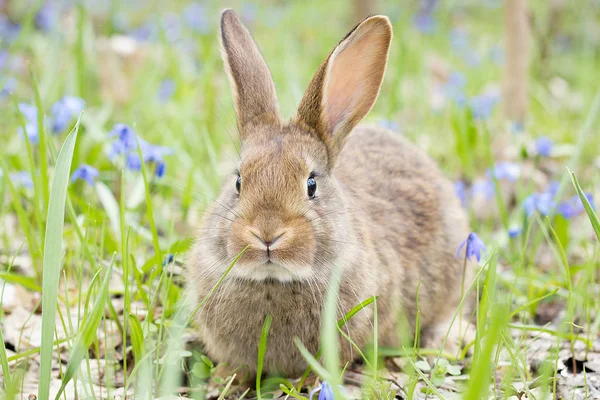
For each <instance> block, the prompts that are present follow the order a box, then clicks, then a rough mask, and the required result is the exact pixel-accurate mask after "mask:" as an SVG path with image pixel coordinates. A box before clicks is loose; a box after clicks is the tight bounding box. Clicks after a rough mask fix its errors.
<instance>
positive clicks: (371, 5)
mask: <svg viewBox="0 0 600 400" xmlns="http://www.w3.org/2000/svg"><path fill="white" fill-rule="evenodd" d="M352 6H353V15H352V18H354V21H353V23H355V24H357V23H358V22H359V21H362V20H363V19H365V17H367V16H369V15H372V14H377V12H378V11H379V0H352Z"/></svg>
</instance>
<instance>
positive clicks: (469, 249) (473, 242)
mask: <svg viewBox="0 0 600 400" xmlns="http://www.w3.org/2000/svg"><path fill="white" fill-rule="evenodd" d="M465 246H466V250H465V257H466V258H467V259H468V260H470V259H471V258H473V257H475V258H476V259H477V262H479V261H481V253H482V252H484V253H485V251H486V249H485V244H484V243H483V241H482V240H481V239H480V238H479V236H477V234H476V233H475V232H471V233H469V236H468V237H467V238H466V239H465V240H464V241H463V242H462V243H461V244H460V246H458V250H456V257H457V258H458V257H459V254H460V252H461V250H462V249H463V247H465Z"/></svg>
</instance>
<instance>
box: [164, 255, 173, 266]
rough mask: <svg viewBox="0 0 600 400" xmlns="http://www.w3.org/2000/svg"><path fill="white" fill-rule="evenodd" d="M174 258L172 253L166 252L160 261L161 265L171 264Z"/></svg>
mask: <svg viewBox="0 0 600 400" xmlns="http://www.w3.org/2000/svg"><path fill="white" fill-rule="evenodd" d="M174 259H175V257H174V256H173V254H167V255H166V256H165V258H164V260H163V263H162V265H163V267H164V266H166V265H168V264H171V263H172V262H173V260H174Z"/></svg>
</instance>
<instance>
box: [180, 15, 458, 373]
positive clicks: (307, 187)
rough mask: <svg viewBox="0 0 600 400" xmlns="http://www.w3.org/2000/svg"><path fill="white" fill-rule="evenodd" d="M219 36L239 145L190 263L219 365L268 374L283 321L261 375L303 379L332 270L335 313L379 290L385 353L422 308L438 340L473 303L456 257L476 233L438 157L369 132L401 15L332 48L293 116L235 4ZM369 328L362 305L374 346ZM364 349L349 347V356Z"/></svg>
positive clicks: (207, 344)
mask: <svg viewBox="0 0 600 400" xmlns="http://www.w3.org/2000/svg"><path fill="white" fill-rule="evenodd" d="M220 36H221V50H222V57H223V60H224V64H225V66H226V70H227V74H228V77H229V80H230V83H231V87H232V93H233V99H234V107H235V112H236V115H237V125H238V130H239V133H240V140H241V150H240V160H239V164H238V165H237V169H236V170H235V171H234V172H233V174H232V175H231V177H230V179H226V180H225V183H224V186H223V187H222V189H221V193H220V195H219V196H218V199H217V200H216V201H215V202H214V203H213V204H212V205H211V206H210V207H209V209H208V210H207V212H206V214H205V217H204V221H203V226H202V228H200V231H199V235H198V238H197V240H196V242H195V243H194V245H193V247H192V250H191V252H190V255H189V258H188V261H187V273H188V282H189V283H188V288H189V290H190V291H191V293H192V303H193V304H192V307H197V306H198V305H199V304H200V303H201V302H202V301H203V299H205V298H207V296H208V300H207V301H206V303H205V304H203V305H202V307H197V308H198V312H197V313H196V315H195V319H196V322H197V325H198V326H199V333H200V336H201V341H202V343H203V345H204V350H205V351H206V353H207V355H208V356H209V357H211V358H212V359H214V360H215V361H217V362H219V363H221V365H227V366H230V367H231V368H233V369H234V368H238V367H241V366H244V367H245V368H248V369H249V371H250V372H251V373H254V374H256V366H257V358H258V345H259V341H260V336H261V329H262V327H263V323H264V321H265V318H266V316H267V315H271V317H272V324H271V327H270V331H269V335H268V338H267V350H266V354H265V356H264V366H263V372H265V373H268V374H280V375H284V376H287V377H296V376H299V375H300V374H302V373H303V372H304V371H305V369H306V367H307V362H306V361H305V359H304V358H303V356H302V355H301V354H300V352H299V351H298V349H297V347H296V345H295V343H294V338H299V340H300V341H301V342H302V343H303V344H304V346H305V347H306V348H307V349H308V350H309V351H311V352H312V353H313V354H315V353H316V352H317V351H318V349H319V340H320V332H321V323H322V321H321V316H322V313H323V306H324V302H325V297H326V294H327V291H328V288H329V286H330V282H331V279H332V274H333V272H334V270H335V267H336V266H338V268H339V271H340V275H339V276H340V289H339V298H338V304H337V307H338V312H339V314H338V317H342V316H343V315H344V314H345V313H346V312H348V311H349V310H351V309H352V308H353V307H354V306H356V305H357V304H359V303H360V302H361V301H364V300H366V299H368V298H370V297H371V296H378V297H377V301H376V303H377V322H378V333H379V334H378V338H377V339H378V343H379V345H380V346H398V345H399V343H400V341H399V340H400V339H402V340H404V339H406V338H404V339H403V338H402V337H400V338H399V337H398V336H399V335H398V332H399V327H400V326H401V325H402V324H404V325H402V326H406V321H408V322H409V324H411V327H412V329H413V330H414V329H415V326H414V325H415V323H414V321H415V319H416V317H417V312H418V313H419V320H420V330H421V338H422V339H421V344H433V345H436V346H440V345H441V343H442V342H445V341H444V340H443V338H444V335H446V332H448V331H449V329H450V321H451V320H452V318H453V316H454V315H455V312H456V310H457V309H458V305H459V302H460V299H461V282H462V279H463V261H462V260H459V259H458V258H457V257H456V254H455V252H456V249H457V248H458V246H459V244H460V243H461V242H462V241H463V240H464V239H465V238H466V237H467V235H468V233H469V224H468V219H467V216H466V213H465V212H464V211H463V208H462V207H461V204H460V202H459V200H458V197H457V196H456V195H455V192H454V187H453V184H452V183H451V182H450V181H449V180H448V179H447V178H445V177H444V175H443V174H442V173H441V172H440V170H439V169H438V167H437V166H436V164H435V163H434V162H433V161H432V160H431V159H430V158H428V156H426V155H425V154H424V153H423V152H422V151H421V150H419V149H418V148H417V147H416V146H414V145H413V144H411V143H410V142H408V141H407V140H406V139H404V138H402V137H401V136H400V135H399V134H395V133H393V132H390V131H388V130H386V129H383V128H380V127H375V126H362V125H361V126H358V124H359V122H360V121H361V120H362V119H363V117H365V115H366V114H367V113H368V112H369V111H370V109H371V108H372V106H373V104H374V103H375V100H376V99H377V96H378V94H379V90H380V87H381V84H382V81H383V76H384V72H385V69H386V63H387V58H388V51H389V48H390V43H391V40H392V25H391V23H390V21H389V19H388V18H387V17H385V16H379V15H376V16H370V17H368V18H366V19H364V20H363V21H362V22H360V23H359V24H358V25H357V26H356V27H355V28H354V29H352V30H351V31H350V32H349V33H348V34H347V35H346V36H345V37H344V38H343V39H342V40H341V41H340V42H339V43H338V44H337V46H335V48H334V49H333V51H332V52H331V53H330V54H329V56H328V57H327V58H326V59H325V61H324V62H323V63H322V64H321V66H320V67H319V69H318V71H317V72H316V74H315V75H314V77H313V78H312V80H311V81H310V83H309V85H308V89H307V90H306V93H305V94H304V96H303V98H302V100H301V102H300V105H299V108H298V111H297V114H296V115H295V116H294V117H293V118H292V119H291V120H290V121H289V122H284V121H282V120H281V118H280V115H279V106H278V101H277V96H276V93H275V86H274V83H273V80H272V78H271V74H270V71H269V69H268V67H267V65H266V64H265V61H264V60H263V58H262V56H261V53H260V51H259V49H258V47H257V45H256V44H255V42H254V40H253V38H252V36H251V34H250V33H249V31H248V30H247V28H246V27H245V26H244V25H243V24H242V22H241V21H240V20H239V19H238V17H237V16H236V14H235V12H234V11H233V10H230V9H227V10H225V11H223V13H222V16H221V30H220ZM240 253H242V254H241V256H239V259H238V260H237V262H236V263H235V264H233V267H231V269H229V270H228V268H229V266H230V265H231V263H232V261H233V260H234V259H235V258H236V256H238V255H239V254H240ZM226 272H228V274H227V275H226V276H225V277H224V278H223V280H222V282H220V284H219V285H218V286H216V284H217V282H219V280H220V279H221V277H222V276H223V275H224V274H225V273H226ZM215 286H216V289H215V290H214V292H212V290H213V287H215ZM211 292H212V293H211ZM417 293H418V299H417ZM209 294H210V295H209ZM417 304H418V307H417ZM373 319H374V309H373V307H372V306H368V307H365V308H364V309H362V310H361V311H359V312H358V313H357V314H356V315H355V316H354V317H353V318H351V319H350V320H349V321H348V322H347V323H346V325H345V326H344V328H343V329H344V332H345V333H346V334H347V335H348V336H350V337H351V339H352V340H353V341H354V343H355V344H356V345H357V346H359V347H364V346H365V345H367V344H368V343H372V340H373V339H374V338H373V331H374V330H373V323H374V321H373ZM456 325H458V323H455V324H454V325H453V327H454V326H456ZM455 331H456V329H454V328H452V329H450V332H455ZM407 339H408V340H409V341H410V340H412V336H411V337H410V338H407ZM454 339H455V338H453V337H452V336H451V337H450V338H449V340H448V343H450V342H451V341H452V340H454ZM357 355H358V354H357V351H356V350H355V349H354V348H353V346H352V345H351V344H350V342H349V341H347V340H346V339H344V338H342V337H340V359H341V360H342V361H352V360H353V359H354V358H355V357H356V356H357Z"/></svg>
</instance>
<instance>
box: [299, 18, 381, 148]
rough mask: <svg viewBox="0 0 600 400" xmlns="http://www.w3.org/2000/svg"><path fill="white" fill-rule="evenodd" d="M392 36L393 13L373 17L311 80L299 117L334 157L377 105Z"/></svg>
mask: <svg viewBox="0 0 600 400" xmlns="http://www.w3.org/2000/svg"><path fill="white" fill-rule="evenodd" d="M391 40H392V25H391V24H390V21H389V19H388V18H387V17H385V16H379V15H376V16H372V17H369V18H367V19H365V20H363V21H362V22H361V23H359V24H358V25H357V26H356V27H355V28H354V29H353V30H352V31H350V33H348V35H346V37H345V38H344V39H342V41H341V42H340V43H339V44H338V45H337V46H336V47H335V48H334V49H333V51H332V52H331V53H330V54H329V56H328V57H327V59H325V61H324V62H323V64H321V66H320V67H319V70H318V71H317V73H316V74H315V76H314V77H313V79H312V80H311V82H310V84H309V86H308V89H307V91H306V93H305V94H304V97H303V98H302V101H301V103H300V107H299V109H298V115H297V117H296V118H297V120H298V121H300V122H303V123H305V124H306V125H308V126H309V127H311V128H312V129H313V130H314V131H315V132H316V134H317V135H318V136H319V138H320V139H321V140H323V142H325V144H326V145H327V148H328V152H329V156H330V158H332V159H334V158H335V156H336V155H337V154H338V153H339V151H340V150H341V149H342V146H343V144H344V140H345V138H346V137H347V135H348V134H349V133H350V131H352V129H353V128H354V127H355V126H356V125H357V124H358V123H359V122H360V121H361V120H362V119H363V117H364V116H365V115H366V114H367V113H368V112H369V110H370V109H371V107H373V104H374V103H375V100H376V99H377V95H378V94H379V88H380V87H381V82H382V80H383V74H384V72H385V66H386V63H387V57H388V51H389V48H390V42H391Z"/></svg>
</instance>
